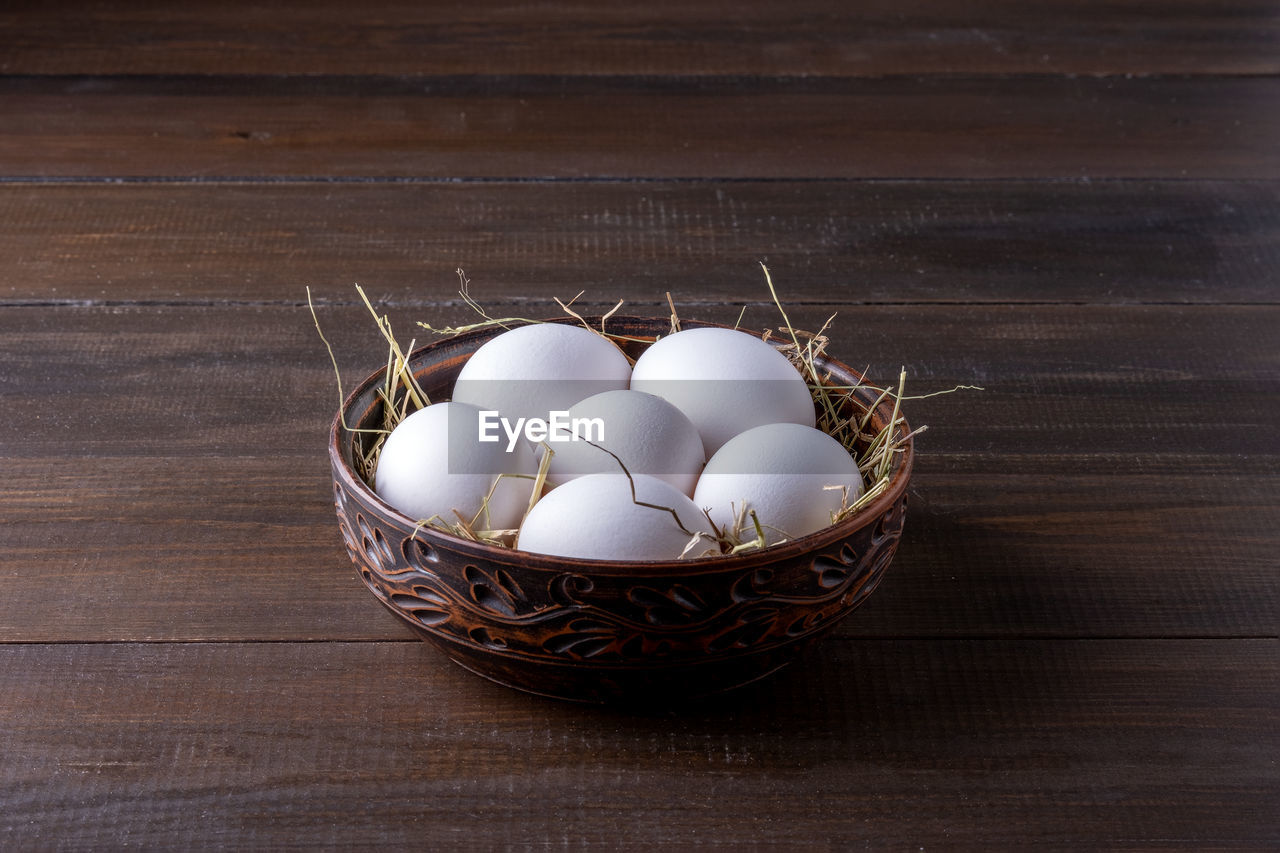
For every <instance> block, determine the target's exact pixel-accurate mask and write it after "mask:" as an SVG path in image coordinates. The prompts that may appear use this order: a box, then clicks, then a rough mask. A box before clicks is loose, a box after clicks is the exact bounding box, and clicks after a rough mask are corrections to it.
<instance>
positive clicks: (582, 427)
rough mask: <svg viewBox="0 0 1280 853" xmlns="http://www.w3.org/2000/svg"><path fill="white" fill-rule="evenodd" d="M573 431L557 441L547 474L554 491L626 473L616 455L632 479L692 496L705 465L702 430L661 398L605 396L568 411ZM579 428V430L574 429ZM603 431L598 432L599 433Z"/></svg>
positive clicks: (632, 394)
mask: <svg viewBox="0 0 1280 853" xmlns="http://www.w3.org/2000/svg"><path fill="white" fill-rule="evenodd" d="M568 421H569V424H570V426H569V427H568V428H566V429H565V430H564V431H563V434H562V435H558V436H555V437H553V438H554V439H555V440H553V442H552V443H551V449H552V450H554V451H555V455H554V456H553V457H552V459H551V464H550V467H549V469H548V471H547V481H548V482H550V483H551V484H552V485H554V486H559V485H563V484H564V483H567V482H568V481H569V480H572V479H574V478H576V477H581V476H583V475H584V474H596V473H610V474H617V473H621V468H620V467H619V465H618V460H617V459H614V458H613V457H612V456H610V455H609V453H606V452H605V451H604V450H601V449H600V448H602V447H603V448H605V449H606V450H608V451H609V452H610V453H614V454H617V456H618V459H621V460H622V464H623V465H625V466H626V467H627V470H628V471H630V472H631V473H632V474H649V475H652V476H654V477H657V478H658V479H660V480H665V481H666V482H668V483H670V484H671V485H672V486H675V487H676V488H677V489H679V490H680V491H681V492H682V493H684V494H685V495H686V496H689V495H692V494H693V487H694V485H695V484H696V483H697V482H698V472H700V471H701V470H702V464H703V463H704V462H706V456H705V455H704V454H703V451H702V438H701V437H700V436H699V435H698V428H697V427H695V426H694V425H693V422H692V421H690V420H689V419H688V418H687V417H685V416H684V413H683V412H681V411H680V410H679V409H677V408H676V407H675V406H673V405H671V404H670V403H668V402H667V401H666V400H664V399H662V398H661V397H655V396H654V395H652V394H645V393H643V392H641V391H627V390H623V391H605V392H604V393H603V394H595V395H593V396H591V397H588V398H587V399H585V400H582V401H581V402H579V403H575V404H574V405H573V407H572V408H570V409H569V415H568ZM574 425H577V426H578V427H579V429H577V430H574ZM597 427H598V429H597Z"/></svg>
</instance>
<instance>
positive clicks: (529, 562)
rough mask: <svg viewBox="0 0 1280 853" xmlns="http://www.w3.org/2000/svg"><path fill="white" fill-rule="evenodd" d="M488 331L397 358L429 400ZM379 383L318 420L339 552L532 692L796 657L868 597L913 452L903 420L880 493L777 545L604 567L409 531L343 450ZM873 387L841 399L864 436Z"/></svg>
mask: <svg viewBox="0 0 1280 853" xmlns="http://www.w3.org/2000/svg"><path fill="white" fill-rule="evenodd" d="M549 322H576V321H573V320H571V319H569V318H565V319H557V320H553V321H549ZM596 324H597V325H598V320H597V321H596ZM682 325H683V327H685V328H694V327H700V326H713V325H716V324H712V323H697V322H685V323H683V324H682ZM608 329H609V332H610V334H616V335H622V336H626V337H629V338H637V339H641V340H640V341H637V342H630V341H628V342H625V343H624V344H622V345H623V348H624V349H626V350H628V352H629V354H630V355H632V356H635V355H638V354H639V353H640V352H641V351H642V350H643V348H644V347H645V346H646V344H645V343H644V342H643V341H652V340H653V339H654V338H655V337H657V336H658V335H665V334H666V333H667V332H668V331H669V329H670V320H669V319H668V318H665V317H663V318H639V317H611V318H610V319H609V321H608ZM501 331H502V329H500V328H490V329H482V330H477V331H473V332H468V333H464V334H461V335H458V336H456V337H452V338H447V339H444V340H440V341H437V342H435V343H432V344H429V345H427V346H425V347H422V348H420V349H418V350H416V351H414V352H413V353H412V354H411V355H410V357H409V362H410V367H411V369H412V371H413V373H414V376H415V377H416V378H417V380H418V382H419V384H420V385H421V386H422V388H423V390H424V391H425V392H426V393H427V395H428V396H429V397H430V399H431V400H433V401H440V400H445V399H448V397H449V393H450V390H451V388H452V387H453V383H454V380H455V379H456V377H457V375H458V372H459V371H460V370H461V369H462V365H463V364H464V363H465V362H466V360H467V359H468V358H469V357H470V355H471V354H472V353H473V352H475V350H476V349H478V348H479V347H480V345H481V344H483V343H484V342H485V341H487V340H489V339H490V338H492V337H494V336H495V335H497V334H499V333H500V332H501ZM817 365H818V367H819V368H820V370H821V372H823V373H824V374H826V373H829V374H830V377H831V378H830V383H831V384H833V385H849V386H852V385H860V384H861V383H862V382H863V378H862V376H861V375H860V374H858V373H857V372H855V371H854V370H852V369H851V368H849V367H848V366H847V365H845V364H843V363H841V362H839V361H836V360H834V359H831V358H821V359H819V360H818V361H817ZM382 383H383V371H382V370H379V371H377V372H375V373H374V374H372V375H370V376H369V377H368V378H367V379H365V381H364V382H362V383H361V384H360V386H359V387H358V388H356V389H355V391H354V392H352V394H351V395H350V396H349V397H348V398H347V399H346V401H345V402H344V404H343V407H342V411H341V412H340V413H339V415H338V416H336V417H335V418H334V421H333V425H332V427H331V429H330V437H329V459H330V463H331V465H332V468H333V487H334V502H335V504H336V507H337V513H338V521H339V526H340V527H341V530H342V536H343V539H344V540H345V542H346V546H347V551H348V552H349V554H350V555H351V559H352V561H353V562H354V563H355V566H356V569H357V570H358V572H359V574H360V577H361V579H362V580H363V581H364V583H365V584H366V585H367V586H368V588H369V590H370V591H371V592H372V593H373V594H374V596H375V597H376V598H377V599H378V600H379V601H380V602H382V604H383V605H385V606H386V607H387V609H388V610H390V611H391V612H392V613H394V614H395V615H396V616H397V617H399V618H400V619H401V620H403V622H404V623H405V624H407V625H409V626H410V628H412V629H413V630H414V631H415V632H416V633H417V634H418V635H419V636H421V637H422V638H423V639H425V640H427V641H429V642H430V643H432V644H434V645H435V646H436V647H438V648H439V649H441V650H442V651H443V652H444V653H445V654H446V655H447V656H448V657H449V658H450V659H452V660H453V661H454V662H456V663H458V664H460V665H461V666H463V667H465V668H466V669H468V670H471V671H472V672H475V673H477V674H479V675H482V676H485V677H486V678H489V679H492V680H493V681H496V682H499V683H501V684H505V685H507V686H510V687H514V688H517V689H520V690H524V691H527V692H530V693H536V694H539V695H543V696H551V697H555V698H560V699H570V700H577V701H585V702H613V701H625V702H634V703H644V704H652V703H655V702H657V703H663V702H672V701H683V700H688V699H695V698H699V697H703V696H707V695H710V694H715V693H721V692H724V691H726V690H730V689H733V688H735V687H740V686H743V685H746V684H749V683H752V682H754V681H757V680H759V679H761V678H764V677H766V676H768V675H770V674H771V673H774V672H776V671H777V670H779V669H781V668H783V667H784V666H787V665H788V664H790V663H792V662H794V661H796V660H797V659H798V658H800V657H801V656H802V655H803V654H804V653H805V652H806V651H807V650H808V649H809V648H810V647H812V646H813V645H814V644H815V643H816V641H818V640H819V639H820V638H821V637H822V636H824V635H825V634H827V633H828V632H830V631H831V630H832V629H833V628H834V627H835V626H836V624H837V623H838V622H839V621H840V620H841V619H843V618H844V617H845V616H847V615H849V613H851V612H852V611H853V610H854V609H855V608H856V607H857V606H858V605H859V604H861V603H862V602H863V601H864V600H865V599H866V598H867V596H868V595H870V594H871V592H872V591H873V590H874V589H875V587H876V585H877V584H878V583H879V582H880V580H881V578H882V577H883V575H884V573H885V571H886V570H887V569H888V567H889V563H890V561H891V560H892V558H893V555H894V553H895V551H896V550H897V546H898V541H899V539H900V537H901V534H902V526H903V520H904V517H905V512H906V491H907V483H908V480H909V478H910V474H911V465H912V453H913V447H912V442H911V440H910V438H909V432H910V430H909V428H908V427H907V425H906V424H905V423H900V424H899V425H898V427H897V430H898V433H897V434H898V436H899V437H906V441H905V442H903V446H902V450H901V452H900V453H899V454H897V457H896V460H895V462H894V464H893V469H892V471H891V474H890V481H889V486H888V488H887V489H886V490H885V491H884V492H883V493H882V494H881V495H880V496H879V497H877V498H876V499H875V500H874V501H872V502H871V503H870V504H868V505H867V506H865V507H863V508H862V509H861V510H860V511H859V512H857V513H856V514H854V515H853V516H852V517H850V518H847V519H845V520H844V521H842V522H840V523H838V524H835V525H832V526H830V527H827V528H825V529H823V530H820V531H818V532H816V533H813V534H810V535H808V536H804V537H801V538H797V539H794V540H791V541H789V542H785V543H782V544H780V545H774V546H771V547H768V548H764V549H760V550H756V551H749V552H746V553H741V554H738V555H732V556H716V557H704V558H700V559H696V560H683V561H681V560H664V561H636V562H617V561H602V560H581V559H573V558H565V557H556V556H548V555H545V554H535V553H530V552H526V551H518V550H514V549H510V548H502V547H498V546H494V545H486V544H482V543H478V542H473V541H469V540H466V539H463V538H460V537H457V536H453V535H450V534H447V533H443V532H441V531H438V530H435V529H432V528H426V527H423V526H420V525H419V524H417V523H416V522H415V520H414V519H412V518H409V517H408V516H406V515H404V514H402V513H400V512H399V511H397V510H395V509H393V508H392V507H391V506H389V505H388V504H386V503H385V502H383V501H382V500H381V499H380V498H379V497H378V496H377V495H376V494H375V493H374V491H373V489H372V488H371V487H370V486H369V485H368V484H367V483H366V482H365V481H364V479H363V478H362V477H361V475H360V474H359V473H357V465H356V463H355V460H356V459H358V458H360V455H361V453H360V451H361V449H362V448H363V447H364V443H365V442H367V441H370V440H371V438H372V437H371V436H370V435H369V434H368V433H360V432H354V431H349V430H348V429H347V428H346V427H344V426H343V424H344V422H345V423H346V424H349V425H351V426H352V427H354V428H355V429H370V428H376V427H377V426H378V425H379V424H380V423H381V416H382V415H381V413H382V403H381V400H380V398H379V396H378V389H379V387H380V386H381V385H382ZM879 396H880V395H879V393H878V392H877V391H874V390H872V389H870V388H859V389H858V390H857V391H856V392H855V393H854V399H855V400H856V401H857V405H858V406H861V408H862V410H863V411H866V410H868V409H872V407H874V409H873V411H872V415H871V420H870V424H871V427H870V430H869V432H870V433H871V434H876V433H878V432H879V431H880V430H882V429H883V428H885V427H886V426H887V425H888V424H889V422H890V420H891V419H892V417H893V405H892V400H891V399H879V400H878V399H877V398H878V397H879ZM899 417H901V413H899Z"/></svg>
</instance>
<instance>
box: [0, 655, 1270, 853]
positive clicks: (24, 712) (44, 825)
mask: <svg viewBox="0 0 1280 853" xmlns="http://www.w3.org/2000/svg"><path fill="white" fill-rule="evenodd" d="M1276 651H1277V642H1276V641H1275V640H1255V641H1248V640H1239V641H1233V642H1232V643H1231V654H1230V655H1229V656H1224V655H1223V654H1222V648H1221V642H1204V641H1177V642H1173V641H1164V642H1151V641H1111V642H1106V643H1100V642H1096V641H1036V640H1017V641H947V642H938V641H919V640H906V641H871V640H846V641H840V642H836V643H832V644H829V645H828V646H826V647H824V649H823V654H821V655H819V656H815V657H814V658H813V659H811V660H809V661H806V662H805V663H804V664H803V665H802V666H800V667H799V668H796V669H794V670H792V671H790V672H788V673H786V674H784V675H783V676H781V677H780V678H778V679H776V680H774V681H773V682H770V683H768V684H762V685H760V686H758V687H757V688H754V689H749V690H748V691H746V692H744V693H741V694H738V695H737V696H732V697H726V698H724V699H722V700H719V701H717V702H715V703H710V704H705V705H700V706H694V707H691V708H686V709H684V710H683V711H681V712H680V713H671V714H652V715H635V714H629V713H626V712H625V711H602V710H595V709H583V708H580V707H577V706H573V705H567V704H561V703H553V702H549V701H545V700H537V699H533V698H530V697H525V696H523V695H520V694H516V693H514V692H511V691H508V690H505V689H502V688H498V687H496V686H493V685H490V684H487V683H485V682H483V681H481V680H480V679H477V678H474V677H473V676H471V675H469V674H467V673H464V672H462V671H461V670H458V669H456V668H455V667H453V666H452V665H451V664H449V663H448V662H447V661H445V660H443V659H442V658H440V657H439V656H436V655H435V654H434V653H433V652H432V651H431V650H430V649H428V648H426V647H425V646H424V645H422V644H417V643H377V644H367V643H366V644H346V643H311V644H256V645H255V644H250V645H245V644H231V645H226V644H195V645H178V644H158V645H145V646H133V645H68V646H40V645H34V646H32V645H26V646H3V647H0V688H2V689H0V736H2V737H3V740H4V743H5V744H6V748H5V750H4V751H3V752H0V793H2V795H3V798H4V801H5V803H6V808H5V810H4V811H3V812H0V843H3V844H5V845H6V846H10V847H33V846H44V845H45V844H48V843H52V842H55V841H56V842H57V843H58V844H59V845H66V846H75V847H97V846H104V845H107V846H110V845H114V844H118V843H119V842H121V841H127V842H128V843H130V844H136V845H139V846H144V847H149V846H157V845H160V846H167V845H169V844H180V845H184V846H205V845H209V844H213V843H216V844H217V845H218V846H229V847H243V846H253V847H275V846H308V847H315V846H332V847H343V846H349V845H352V844H355V845H359V846H365V845H370V844H392V845H397V846H399V845H405V844H412V845H417V844H421V843H423V842H424V839H425V840H428V841H430V842H445V843H447V844H448V846H451V847H452V846H455V845H456V846H461V847H464V848H472V847H474V848H477V849H493V848H503V847H510V846H517V847H526V846H542V845H548V844H553V845H555V846H560V845H564V846H572V847H577V846H582V845H585V846H589V847H596V846H608V847H610V848H611V849H613V848H616V847H617V846H622V847H625V848H627V849H641V848H643V849H652V848H653V847H654V846H659V847H664V848H670V847H672V846H688V845H692V844H697V845H698V846H699V847H704V846H705V847H710V848H713V849H725V850H740V849H744V848H750V847H754V846H759V845H783V846H787V847H792V848H797V847H817V848H820V849H827V848H830V847H838V848H842V849H848V848H851V847H854V846H860V845H863V844H872V845H875V846H880V845H895V844H898V843H901V842H902V841H903V840H907V841H908V842H909V843H910V844H912V845H913V846H924V847H931V846H955V845H961V846H968V845H974V846H1006V845H1012V846H1017V845H1018V844H1019V843H1020V842H1021V841H1022V840H1024V839H1025V838H1026V837H1027V832H1028V828H1029V827H1034V830H1033V831H1034V833H1035V837H1036V839H1037V841H1039V842H1041V843H1043V844H1047V845H1050V846H1055V847H1071V846H1093V845H1096V844H1099V843H1105V844H1106V845H1107V846H1119V847H1143V848H1156V847H1165V846H1184V845H1185V846H1192V847H1200V848H1203V847H1218V846H1223V847H1258V848H1261V847H1266V846H1268V845H1270V844H1272V843H1274V841H1275V840H1276V838H1277V830H1278V829H1280V827H1278V826H1277V823H1276V817H1275V816H1276V814H1277V809H1276V807H1277V805H1280V802H1278V801H1277V794H1276V792H1277V782H1278V781H1280V779H1278V778H1277V770H1276V766H1275V763H1274V761H1273V760H1272V757H1273V756H1274V754H1275V750H1276V747H1277V746H1280V743H1277V737H1276V732H1277V723H1280V720H1278V719H1277V715H1276V708H1277V699H1280V696H1277V694H1276V684H1277V683H1278V679H1280V671H1278V670H1277V660H1278V659H1280V658H1278V656H1277V655H1276ZM1135 768H1140V770H1139V771H1138V772H1135ZM677 777H678V778H682V779H686V780H688V779H695V780H697V784H690V785H684V786H673V785H670V784H665V783H664V781H663V780H670V779H672V778H677ZM975 812H976V813H980V814H981V815H983V819H982V820H979V821H968V820H959V819H957V817H958V816H959V815H963V814H974V813H975ZM195 816H198V819H195ZM710 825H714V826H715V832H714V833H712V834H708V832H707V829H708V827H709V826H710Z"/></svg>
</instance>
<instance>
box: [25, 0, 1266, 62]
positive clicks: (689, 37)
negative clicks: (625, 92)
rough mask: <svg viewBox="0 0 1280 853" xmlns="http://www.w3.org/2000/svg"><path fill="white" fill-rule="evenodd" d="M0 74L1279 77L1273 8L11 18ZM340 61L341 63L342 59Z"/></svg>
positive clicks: (665, 9) (450, 6)
mask: <svg viewBox="0 0 1280 853" xmlns="http://www.w3.org/2000/svg"><path fill="white" fill-rule="evenodd" d="M0 40H3V42H4V44H5V56H4V58H5V64H4V69H3V70H4V71H5V72H7V73H10V74H218V73H226V72H228V71H231V72H233V73H249V74H397V75H400V74H404V75H412V74H476V73H480V74H493V73H500V74H760V75H815V74H816V75H842V76H847V75H860V76H873V75H883V74H920V73H942V74H975V73H1000V74H1010V73H1015V74H1017V73H1068V74H1130V73H1138V74H1141V73H1155V74H1194V73H1206V74H1208V73H1212V74H1274V73H1276V71H1277V70H1278V69H1280V65H1278V64H1277V58H1278V57H1280V51H1277V47H1280V32H1278V27H1277V16H1276V14H1275V8H1274V6H1273V5H1272V4H1269V3H1266V2H1261V0H1231V2H1227V3H1216V4H1213V5H1211V6H1206V5H1205V4H1203V3H1199V2H1191V0H1170V2H1163V3H1153V2H1134V3H1123V4H1116V3H1112V4H1103V3H1097V2H1089V0H1059V2H1055V3H1049V4H1038V5H1037V6H1036V8H1035V9H1034V10H1032V9H1030V8H1028V7H1027V6H1026V4H1024V3H1019V2H1015V0H981V2H964V3H954V2H943V0H925V2H916V3H910V4H903V3H899V2H888V0H875V2H864V3H858V4H856V5H853V6H851V5H849V4H845V3H833V2H830V1H829V0H802V2H792V3H786V4H780V3H771V2H767V0H738V2H734V3H725V2H718V3H688V2H674V1H673V0H658V2H649V3H644V4H607V5H600V4H595V5H592V6H589V7H581V6H574V5H569V4H499V3H489V2H481V3H477V2H468V3H457V2H454V3H439V2H434V3H415V2H397V3H387V2H384V3H378V4H371V5H361V6H352V5H351V4H349V3H340V2H336V0H324V2H289V3H271V4H264V5H260V6H256V7H253V8H246V7H243V6H239V5H230V6H229V5H226V4H221V3H211V2H202V3H196V2H188V3H184V4H182V5H180V6H178V5H173V4H164V3H144V2H131V3H113V4H110V5H108V6H103V5H101V4H92V5H91V4H87V3H59V4H56V5H50V4H38V3H9V4H7V13H5V14H3V15H0ZM335 47H337V48H338V49H335Z"/></svg>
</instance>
